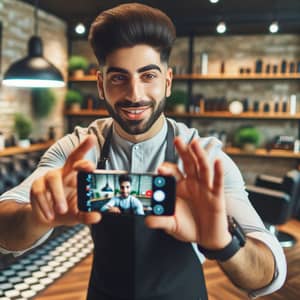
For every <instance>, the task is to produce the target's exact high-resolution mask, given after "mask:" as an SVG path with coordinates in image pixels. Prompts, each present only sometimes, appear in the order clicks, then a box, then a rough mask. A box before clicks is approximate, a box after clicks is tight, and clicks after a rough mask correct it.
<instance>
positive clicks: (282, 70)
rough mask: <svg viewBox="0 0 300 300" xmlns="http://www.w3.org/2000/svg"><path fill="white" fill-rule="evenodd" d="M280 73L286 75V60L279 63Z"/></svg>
mask: <svg viewBox="0 0 300 300" xmlns="http://www.w3.org/2000/svg"><path fill="white" fill-rule="evenodd" d="M281 73H282V74H285V73H286V60H285V59H284V60H282V62H281Z"/></svg>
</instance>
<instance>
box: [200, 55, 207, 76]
mask: <svg viewBox="0 0 300 300" xmlns="http://www.w3.org/2000/svg"><path fill="white" fill-rule="evenodd" d="M200 74H202V75H206V74H208V54H207V53H206V52H201V53H200Z"/></svg>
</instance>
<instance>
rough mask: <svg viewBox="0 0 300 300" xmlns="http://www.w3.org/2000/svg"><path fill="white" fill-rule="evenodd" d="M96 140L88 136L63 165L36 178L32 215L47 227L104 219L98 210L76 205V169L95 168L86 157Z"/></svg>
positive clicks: (89, 170)
mask: <svg viewBox="0 0 300 300" xmlns="http://www.w3.org/2000/svg"><path fill="white" fill-rule="evenodd" d="M95 143H96V140H95V138H94V137H93V136H92V135H90V136H88V137H87V138H86V139H85V140H84V141H83V142H82V143H81V144H80V145H79V146H78V147H77V148H76V149H75V150H74V151H73V152H72V153H71V154H70V155H69V157H68V159H67V160H66V163H65V164H64V166H63V167H62V168H59V169H54V170H51V171H49V172H47V173H46V174H45V175H44V176H42V177H41V178H39V179H37V180H35V181H34V182H33V184H32V187H31V192H30V199H31V207H32V215H33V218H34V220H35V221H36V222H37V224H40V225H43V226H44V227H45V226H46V227H48V226H49V228H50V227H55V226H59V225H75V224H78V223H83V224H93V223H98V222H99V221H100V220H101V214H100V213H98V212H81V211H79V210H78V207H77V172H78V171H85V172H92V171H94V170H95V165H94V164H93V163H91V162H89V161H87V160H83V158H84V156H85V154H86V153H87V152H88V151H89V150H90V149H91V148H92V147H93V146H95Z"/></svg>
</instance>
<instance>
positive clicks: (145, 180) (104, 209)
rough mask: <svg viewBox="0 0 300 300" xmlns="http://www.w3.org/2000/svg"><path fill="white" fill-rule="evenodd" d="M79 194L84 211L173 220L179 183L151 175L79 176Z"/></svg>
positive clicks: (99, 173) (98, 172)
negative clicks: (162, 216)
mask: <svg viewBox="0 0 300 300" xmlns="http://www.w3.org/2000/svg"><path fill="white" fill-rule="evenodd" d="M77 194H78V208H79V210H81V211H87V212H89V211H100V212H101V213H115V214H133V215H157V216H160V215H164V216H171V215H173V214H174V210H175V199H176V179H175V177H173V176H163V175H156V174H149V173H144V174H139V173H125V172H116V171H107V170H105V172H104V170H96V171H94V172H92V173H86V172H78V176H77Z"/></svg>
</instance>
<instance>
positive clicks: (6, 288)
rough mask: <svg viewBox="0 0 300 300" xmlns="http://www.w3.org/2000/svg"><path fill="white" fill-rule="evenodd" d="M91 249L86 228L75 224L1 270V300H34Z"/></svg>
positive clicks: (91, 245)
mask: <svg viewBox="0 0 300 300" xmlns="http://www.w3.org/2000/svg"><path fill="white" fill-rule="evenodd" d="M92 250H93V243H92V240H91V237H90V233H89V228H88V227H87V226H84V225H76V226H74V227H71V228H68V229H66V230H65V231H64V232H63V233H61V234H60V235H58V236H56V237H55V238H53V239H50V240H49V241H47V242H46V243H45V244H43V245H41V246H40V247H38V248H37V249H35V250H34V251H31V252H30V253H29V254H28V255H23V256H22V257H21V258H20V259H17V260H16V261H15V262H13V263H12V264H10V265H9V266H7V267H6V268H3V269H2V270H0V300H27V299H34V297H35V296H36V295H37V294H38V293H39V292H40V291H42V290H43V289H45V288H46V287H47V286H48V285H50V284H52V283H53V282H54V281H55V280H56V279H58V278H59V277H61V276H62V275H63V274H64V273H65V272H66V271H68V270H69V269H70V268H72V267H73V266H74V265H75V264H77V263H78V262H79V261H81V260H82V259H83V258H85V257H86V256H87V255H88V254H90V253H91V252H92Z"/></svg>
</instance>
